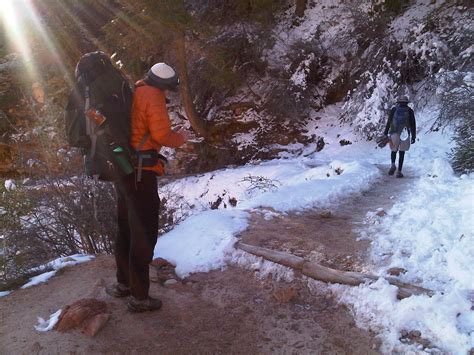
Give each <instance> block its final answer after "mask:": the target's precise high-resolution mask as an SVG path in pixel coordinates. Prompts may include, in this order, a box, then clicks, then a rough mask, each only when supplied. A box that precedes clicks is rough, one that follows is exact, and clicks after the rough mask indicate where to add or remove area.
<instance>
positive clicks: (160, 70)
mask: <svg viewBox="0 0 474 355" xmlns="http://www.w3.org/2000/svg"><path fill="white" fill-rule="evenodd" d="M178 84H179V78H178V75H177V73H176V72H175V70H174V69H173V68H172V67H170V66H169V65H167V64H165V63H157V64H155V65H153V66H152V67H151V68H150V70H149V71H148V73H147V74H146V75H145V77H144V79H142V80H139V81H138V82H137V83H136V84H135V93H134V95H133V104H132V112H131V135H130V144H131V147H132V148H133V149H134V150H135V151H136V155H137V164H136V165H137V166H136V167H135V174H130V175H127V176H125V177H124V178H122V179H121V180H120V181H119V182H118V183H116V189H117V192H118V193H117V195H118V196H117V197H118V202H117V203H118V235H117V239H116V244H115V259H116V264H117V275H116V276H117V283H115V284H113V285H111V286H108V287H107V288H106V291H107V293H108V294H110V295H112V296H115V297H127V296H129V298H128V302H127V308H128V309H129V310H130V311H132V312H143V311H153V310H158V309H159V308H160V307H161V301H160V300H159V299H157V298H152V297H150V296H149V294H148V291H149V287H150V281H149V264H150V262H151V261H152V259H153V251H154V248H155V244H156V241H157V234H158V215H159V210H160V198H159V196H158V190H157V176H159V175H163V174H164V168H165V163H166V158H164V157H163V156H162V155H161V154H159V152H160V149H161V147H162V146H166V147H171V148H178V147H180V146H182V145H183V144H184V143H185V142H186V141H187V135H186V133H185V132H184V130H182V129H180V130H179V131H173V130H172V129H171V122H170V118H169V116H168V111H167V108H166V97H165V93H166V91H167V90H171V91H175V90H176V89H177V87H178Z"/></svg>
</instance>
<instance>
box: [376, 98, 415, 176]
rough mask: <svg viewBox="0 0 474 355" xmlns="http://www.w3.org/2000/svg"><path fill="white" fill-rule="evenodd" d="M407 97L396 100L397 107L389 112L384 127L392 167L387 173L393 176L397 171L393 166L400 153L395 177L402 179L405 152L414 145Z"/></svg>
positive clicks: (413, 126) (413, 128)
mask: <svg viewBox="0 0 474 355" xmlns="http://www.w3.org/2000/svg"><path fill="white" fill-rule="evenodd" d="M408 102H409V100H408V97H407V96H401V97H399V98H398V101H397V105H396V106H395V107H393V108H392V109H391V110H390V115H389V117H388V121H387V125H386V126H385V131H384V135H385V136H388V137H389V146H390V150H391V151H392V152H391V155H390V160H391V162H392V165H391V166H390V170H389V171H388V174H389V175H393V174H394V173H395V170H396V169H397V167H396V165H395V161H396V157H397V152H400V157H399V160H398V172H397V175H396V176H397V177H398V178H401V177H403V174H402V168H403V162H404V159H405V152H406V151H408V150H409V149H410V144H414V143H415V139H416V121H415V114H414V112H413V110H412V109H411V108H410V107H408Z"/></svg>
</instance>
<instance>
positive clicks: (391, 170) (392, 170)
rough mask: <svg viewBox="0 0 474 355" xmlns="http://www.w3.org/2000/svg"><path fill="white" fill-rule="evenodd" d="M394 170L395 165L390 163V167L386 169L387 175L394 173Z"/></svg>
mask: <svg viewBox="0 0 474 355" xmlns="http://www.w3.org/2000/svg"><path fill="white" fill-rule="evenodd" d="M395 170H397V168H396V167H395V165H392V166H391V167H390V170H389V171H388V175H393V174H394V173H395Z"/></svg>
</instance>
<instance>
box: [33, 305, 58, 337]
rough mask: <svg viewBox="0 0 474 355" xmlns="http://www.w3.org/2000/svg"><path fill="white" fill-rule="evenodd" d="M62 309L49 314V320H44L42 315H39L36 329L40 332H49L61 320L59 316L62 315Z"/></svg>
mask: <svg viewBox="0 0 474 355" xmlns="http://www.w3.org/2000/svg"><path fill="white" fill-rule="evenodd" d="M61 312H62V310H61V309H60V310H58V311H56V312H55V313H53V314H51V315H50V316H49V319H48V320H44V319H43V318H41V317H38V325H35V329H36V330H37V331H38V332H48V331H50V330H51V329H53V328H54V326H55V325H56V323H58V321H59V316H60V315H61Z"/></svg>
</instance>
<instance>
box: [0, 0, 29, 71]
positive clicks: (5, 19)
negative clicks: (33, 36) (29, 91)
mask: <svg viewBox="0 0 474 355" xmlns="http://www.w3.org/2000/svg"><path fill="white" fill-rule="evenodd" d="M29 5H30V3H29V1H27V0H2V2H1V5H0V11H1V12H0V20H1V22H2V27H3V31H4V33H5V34H6V36H7V38H8V40H9V41H10V43H11V44H12V46H13V49H14V50H15V51H16V52H17V53H18V54H19V55H20V57H21V59H22V60H23V62H24V63H25V66H26V70H27V72H28V74H29V75H30V76H31V77H34V76H35V75H36V71H35V68H34V65H33V62H32V58H31V50H30V45H29V43H28V39H27V37H26V35H25V33H24V28H25V27H24V26H25V20H26V18H25V17H24V16H21V15H20V14H21V10H22V8H23V7H24V6H29Z"/></svg>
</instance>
